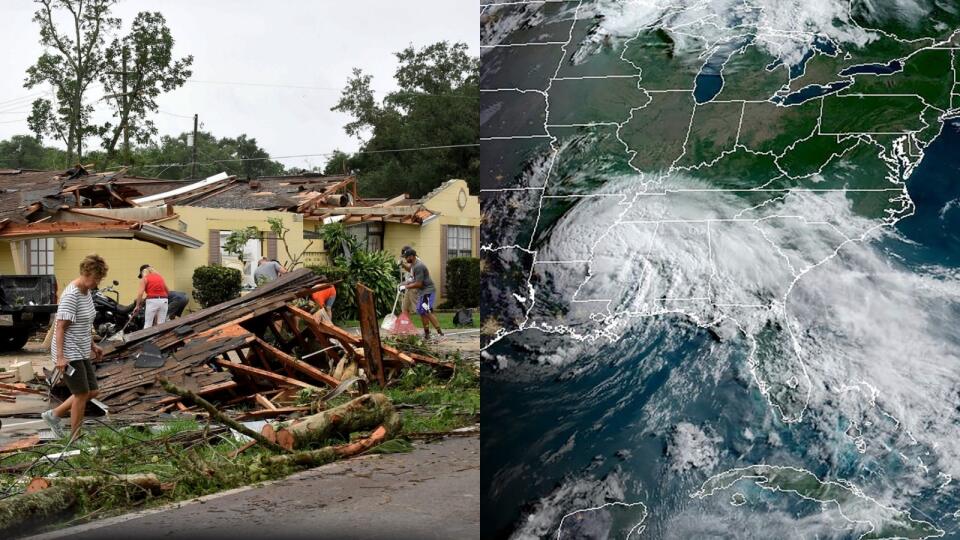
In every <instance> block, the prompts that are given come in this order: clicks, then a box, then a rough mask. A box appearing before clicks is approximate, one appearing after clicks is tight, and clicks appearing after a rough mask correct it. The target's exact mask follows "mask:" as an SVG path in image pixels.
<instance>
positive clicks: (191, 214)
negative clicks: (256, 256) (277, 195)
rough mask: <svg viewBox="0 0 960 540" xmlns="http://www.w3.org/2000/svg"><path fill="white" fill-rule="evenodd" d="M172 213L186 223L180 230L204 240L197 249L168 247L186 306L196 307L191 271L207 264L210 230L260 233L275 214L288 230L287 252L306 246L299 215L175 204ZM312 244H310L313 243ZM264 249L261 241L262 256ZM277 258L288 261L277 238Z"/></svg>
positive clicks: (296, 252) (176, 281) (268, 228)
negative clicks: (251, 228) (188, 299)
mask: <svg viewBox="0 0 960 540" xmlns="http://www.w3.org/2000/svg"><path fill="white" fill-rule="evenodd" d="M174 213H176V214H178V215H179V216H180V221H181V222H183V223H184V224H186V231H184V232H186V234H189V235H190V236H192V237H194V238H196V239H198V240H201V241H202V242H203V243H204V245H203V247H200V248H198V249H189V248H182V247H173V248H171V252H172V253H173V254H174V258H175V259H176V269H175V270H174V272H173V275H175V281H174V282H175V283H176V287H174V288H176V290H178V291H183V292H185V293H187V295H188V296H190V305H189V307H188V309H199V306H198V305H196V303H195V302H194V301H193V295H192V293H193V270H194V268H196V267H198V266H204V265H206V264H209V251H208V248H207V241H208V240H209V238H210V232H209V231H210V230H219V231H232V230H237V229H244V228H246V227H256V228H257V229H258V230H260V231H261V232H263V233H267V232H269V231H270V223H269V222H268V221H267V219H268V218H271V217H279V218H281V219H282V220H283V225H284V227H286V228H287V229H289V231H288V232H287V236H286V238H287V244H288V246H289V248H290V253H291V254H292V255H293V256H296V255H297V254H298V253H300V252H301V251H302V250H303V249H304V247H306V245H307V241H305V240H304V239H303V221H302V216H300V214H294V213H290V212H272V211H263V210H234V209H227V208H199V207H193V206H175V207H174ZM316 245H317V244H316V243H314V246H316ZM266 249H267V243H266V241H264V242H263V255H266ZM277 260H278V261H280V264H283V265H284V266H286V265H287V264H288V263H289V262H290V260H289V257H287V253H286V251H285V250H284V249H283V243H282V242H280V241H279V240H278V241H277Z"/></svg>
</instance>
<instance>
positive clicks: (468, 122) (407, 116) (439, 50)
mask: <svg viewBox="0 0 960 540" xmlns="http://www.w3.org/2000/svg"><path fill="white" fill-rule="evenodd" d="M396 57H397V60H398V62H399V66H398V67H397V70H396V72H395V73H394V79H395V80H396V83H397V86H398V87H399V88H398V90H396V91H394V92H391V93H389V94H387V95H386V96H385V97H384V99H383V100H382V101H381V102H380V103H378V102H377V100H376V97H375V96H374V93H373V90H372V88H371V82H372V77H371V76H370V75H366V74H364V73H363V71H362V70H359V69H354V70H353V76H352V77H351V78H350V79H349V80H348V81H347V84H346V86H345V87H344V89H343V91H342V93H341V97H340V101H339V102H338V103H337V104H336V105H335V106H334V107H333V108H332V110H334V111H339V112H344V113H347V114H349V115H350V116H351V117H352V118H353V119H352V120H351V121H350V122H349V123H347V124H346V125H345V126H344V130H345V131H346V132H347V134H348V135H351V136H355V137H357V138H358V139H360V141H361V142H362V147H361V152H359V153H358V154H357V155H355V156H353V157H351V158H350V160H349V165H350V167H351V168H352V169H355V170H356V172H357V173H358V179H359V181H360V182H359V184H360V190H361V192H362V193H363V194H364V195H369V196H389V195H395V194H397V193H400V192H407V193H410V194H411V195H413V196H422V195H424V194H426V193H427V192H428V191H430V190H431V189H433V188H434V187H436V186H438V185H439V184H440V183H442V182H443V181H445V180H448V179H450V178H463V179H465V180H466V181H467V183H468V184H469V185H470V187H471V188H472V189H477V188H478V187H479V171H480V152H479V148H478V147H476V146H469V147H458V148H436V149H424V150H419V151H402V152H398V151H396V150H397V149H406V148H419V147H436V146H453V145H470V144H477V143H478V142H479V139H480V113H479V96H480V87H479V80H480V74H479V65H480V62H479V59H478V58H476V57H471V56H470V55H469V54H468V53H467V45H466V44H465V43H454V44H450V43H448V42H446V41H442V42H439V43H434V44H432V45H428V46H426V47H423V48H421V49H416V48H414V47H408V48H406V49H404V50H403V51H400V52H398V53H396Z"/></svg>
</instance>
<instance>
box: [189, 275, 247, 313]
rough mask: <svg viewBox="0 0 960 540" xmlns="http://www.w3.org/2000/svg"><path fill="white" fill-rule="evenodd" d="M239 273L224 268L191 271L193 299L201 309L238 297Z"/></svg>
mask: <svg viewBox="0 0 960 540" xmlns="http://www.w3.org/2000/svg"><path fill="white" fill-rule="evenodd" d="M240 286H241V281H240V271H239V270H237V269H236V268H226V267H224V266H200V267H198V268H197V269H195V270H194V271H193V298H194V300H196V301H197V302H199V303H200V305H201V306H203V307H205V308H206V307H210V306H215V305H217V304H219V303H221V302H226V301H227V300H233V299H234V298H236V297H238V296H240Z"/></svg>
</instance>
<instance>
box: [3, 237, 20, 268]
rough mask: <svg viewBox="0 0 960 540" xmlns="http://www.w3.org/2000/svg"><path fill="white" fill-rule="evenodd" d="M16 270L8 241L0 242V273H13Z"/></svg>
mask: <svg viewBox="0 0 960 540" xmlns="http://www.w3.org/2000/svg"><path fill="white" fill-rule="evenodd" d="M16 273H17V270H16V267H15V266H14V264H13V252H12V251H10V242H0V274H7V275H13V274H16Z"/></svg>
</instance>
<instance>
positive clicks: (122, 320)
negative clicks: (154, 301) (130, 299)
mask: <svg viewBox="0 0 960 540" xmlns="http://www.w3.org/2000/svg"><path fill="white" fill-rule="evenodd" d="M118 285H120V282H119V281H117V280H113V285H111V286H109V287H106V288H103V289H94V290H93V307H94V310H95V311H96V315H95V316H94V319H93V328H94V330H95V331H96V332H97V335H98V336H100V337H101V338H104V337H108V336H112V335H114V334H117V333H118V332H121V331H123V332H134V331H136V330H141V329H143V312H144V310H143V309H141V310H140V311H138V312H137V314H136V316H135V317H134V318H133V320H131V319H130V314H131V313H133V308H134V307H135V306H136V302H134V303H131V304H129V305H126V306H125V305H123V304H121V303H120V293H119V292H118V291H117V290H116V289H115V287H116V286H118ZM111 294H112V295H113V297H112V298H111V297H110V296H109V295H111ZM167 301H168V305H167V320H170V319H176V318H178V317H180V315H182V314H183V310H184V309H185V308H186V307H187V303H188V301H189V299H188V298H187V295H186V293H182V292H179V291H169V293H168V300H167Z"/></svg>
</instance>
